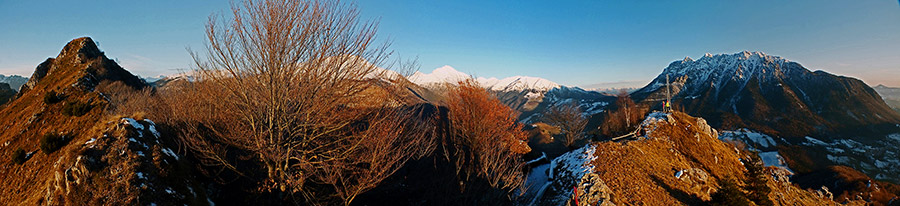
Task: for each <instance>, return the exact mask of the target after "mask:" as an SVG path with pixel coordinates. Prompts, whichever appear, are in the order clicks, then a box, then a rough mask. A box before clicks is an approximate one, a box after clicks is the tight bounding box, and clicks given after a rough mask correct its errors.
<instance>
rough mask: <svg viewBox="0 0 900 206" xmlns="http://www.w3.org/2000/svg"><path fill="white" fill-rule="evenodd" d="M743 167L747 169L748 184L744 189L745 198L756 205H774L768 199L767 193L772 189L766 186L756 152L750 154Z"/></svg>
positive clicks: (760, 162)
mask: <svg viewBox="0 0 900 206" xmlns="http://www.w3.org/2000/svg"><path fill="white" fill-rule="evenodd" d="M744 167H746V168H747V181H748V182H747V185H746V186H745V187H744V189H746V190H747V198H749V199H750V200H751V201H753V202H754V203H756V205H760V206H765V205H775V203H773V202H772V200H770V199H769V192H771V191H772V188H769V186H767V185H766V182H767V181H766V173H765V167H764V165H763V162H762V159H760V158H759V155H758V154H757V152H752V153H751V154H750V158H749V160H748V161H747V162H746V163H744Z"/></svg>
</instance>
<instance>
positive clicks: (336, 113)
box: [160, 0, 434, 205]
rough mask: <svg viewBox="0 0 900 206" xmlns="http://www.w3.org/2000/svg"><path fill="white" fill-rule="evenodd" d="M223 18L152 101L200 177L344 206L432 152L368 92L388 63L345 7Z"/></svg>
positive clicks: (307, 4) (410, 124) (410, 120)
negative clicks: (184, 80)
mask: <svg viewBox="0 0 900 206" xmlns="http://www.w3.org/2000/svg"><path fill="white" fill-rule="evenodd" d="M232 14H233V19H230V20H231V21H222V22H220V21H218V20H217V19H216V18H215V17H211V18H210V21H209V23H208V26H207V29H206V32H207V38H208V40H209V44H208V45H207V52H206V54H205V55H203V56H201V55H199V54H196V53H192V56H193V57H194V60H195V62H196V70H195V72H196V73H197V74H199V77H198V79H197V81H196V82H194V83H190V84H185V85H183V86H181V87H180V88H179V89H172V90H167V91H165V92H163V93H164V94H163V95H160V96H162V98H163V99H164V100H163V101H164V102H165V104H166V105H169V107H170V110H171V111H168V112H169V115H167V116H168V118H167V119H166V120H165V121H167V122H166V123H167V124H169V125H171V126H172V127H173V128H178V131H177V132H178V133H179V135H178V136H179V138H180V140H181V142H182V144H183V145H184V146H186V147H187V148H188V149H189V151H191V153H192V154H193V155H194V156H196V157H197V158H198V159H199V160H200V161H201V163H202V164H203V165H206V166H209V167H214V168H223V169H227V170H229V171H233V172H235V173H237V174H239V175H241V176H243V177H245V178H259V179H258V180H259V182H261V183H260V185H259V186H258V188H259V191H260V192H276V193H284V194H288V195H289V196H290V197H292V198H291V199H292V200H293V201H296V203H304V204H315V205H319V204H345V205H346V204H350V203H351V202H352V201H353V200H354V198H355V197H356V196H357V195H359V194H360V193H363V192H365V191H367V190H369V189H371V188H373V187H375V186H376V185H377V184H378V183H379V182H380V181H382V180H383V179H384V178H387V177H388V176H390V175H391V174H393V173H394V172H395V171H396V170H397V169H398V168H399V167H400V166H402V165H403V164H404V163H405V162H406V161H407V160H409V159H410V158H415V157H419V156H422V155H425V154H427V153H429V152H430V151H431V150H433V149H434V146H433V145H432V143H433V141H431V140H430V139H429V138H428V137H426V134H430V133H429V132H422V131H420V130H421V129H423V128H422V127H423V126H422V125H420V123H419V122H416V121H414V120H416V119H417V118H414V117H415V116H416V115H419V114H417V113H415V112H411V111H410V110H408V109H404V108H400V107H397V106H398V105H397V102H398V101H396V100H395V99H393V98H394V96H393V95H390V94H389V92H386V91H391V90H390V89H383V88H379V87H377V86H375V85H376V84H374V83H373V82H374V81H382V79H388V80H389V79H391V76H388V75H386V74H385V72H384V70H382V69H381V68H379V67H377V66H376V65H380V64H382V63H383V62H384V61H386V58H387V57H388V52H386V50H385V48H386V45H381V46H376V45H375V44H376V43H375V41H374V38H375V25H374V24H373V23H360V21H359V20H358V18H357V17H358V12H357V11H356V10H355V8H354V7H350V6H347V5H344V4H341V3H339V2H320V1H279V0H263V1H246V2H244V3H243V4H241V5H233V6H232ZM424 129H427V128H424ZM248 165H249V166H248Z"/></svg>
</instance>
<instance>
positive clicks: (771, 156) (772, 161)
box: [759, 151, 793, 172]
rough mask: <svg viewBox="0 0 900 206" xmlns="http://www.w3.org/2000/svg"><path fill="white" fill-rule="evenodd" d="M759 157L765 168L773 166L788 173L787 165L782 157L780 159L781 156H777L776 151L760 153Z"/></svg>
mask: <svg viewBox="0 0 900 206" xmlns="http://www.w3.org/2000/svg"><path fill="white" fill-rule="evenodd" d="M759 157H760V158H761V159H762V161H763V164H764V165H766V167H768V166H774V167H780V168H784V169H786V170H788V171H790V169H789V168H788V166H787V163H786V162H785V161H784V157H781V155H779V154H778V151H771V152H760V153H759ZM792 172H793V171H792Z"/></svg>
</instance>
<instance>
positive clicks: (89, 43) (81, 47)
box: [58, 37, 103, 59]
mask: <svg viewBox="0 0 900 206" xmlns="http://www.w3.org/2000/svg"><path fill="white" fill-rule="evenodd" d="M79 54H81V55H82V58H86V59H93V58H97V57H99V56H102V55H103V52H101V51H100V48H98V47H97V43H95V42H94V40H93V39H91V37H79V38H76V39H73V40H72V41H69V43H68V44H66V46H65V47H63V50H62V51H60V53H59V57H58V58H63V57H68V56H71V55H79Z"/></svg>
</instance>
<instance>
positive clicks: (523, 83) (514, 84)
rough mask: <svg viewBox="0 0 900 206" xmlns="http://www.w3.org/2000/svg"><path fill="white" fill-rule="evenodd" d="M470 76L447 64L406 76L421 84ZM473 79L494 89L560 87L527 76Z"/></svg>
mask: <svg viewBox="0 0 900 206" xmlns="http://www.w3.org/2000/svg"><path fill="white" fill-rule="evenodd" d="M470 78H474V77H473V76H472V75H468V74H466V73H463V72H460V71H457V70H456V69H454V68H453V67H451V66H449V65H445V66H442V67H439V68H437V69H434V71H431V73H427V74H426V73H422V72H418V71H417V72H415V73H413V74H412V75H410V76H409V77H407V79H409V81H411V82H413V83H416V84H418V85H422V86H438V85H443V84H456V83H457V82H459V81H464V80H466V79H470ZM475 81H476V82H478V83H479V84H480V85H481V86H483V87H485V88H487V89H490V90H494V91H524V90H536V91H542V92H546V91H549V90H550V89H553V88H557V87H560V85H559V84H557V83H555V82H553V81H550V80H547V79H543V78H539V77H529V76H512V77H506V78H502V79H498V78H496V77H490V78H484V77H478V78H475Z"/></svg>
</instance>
